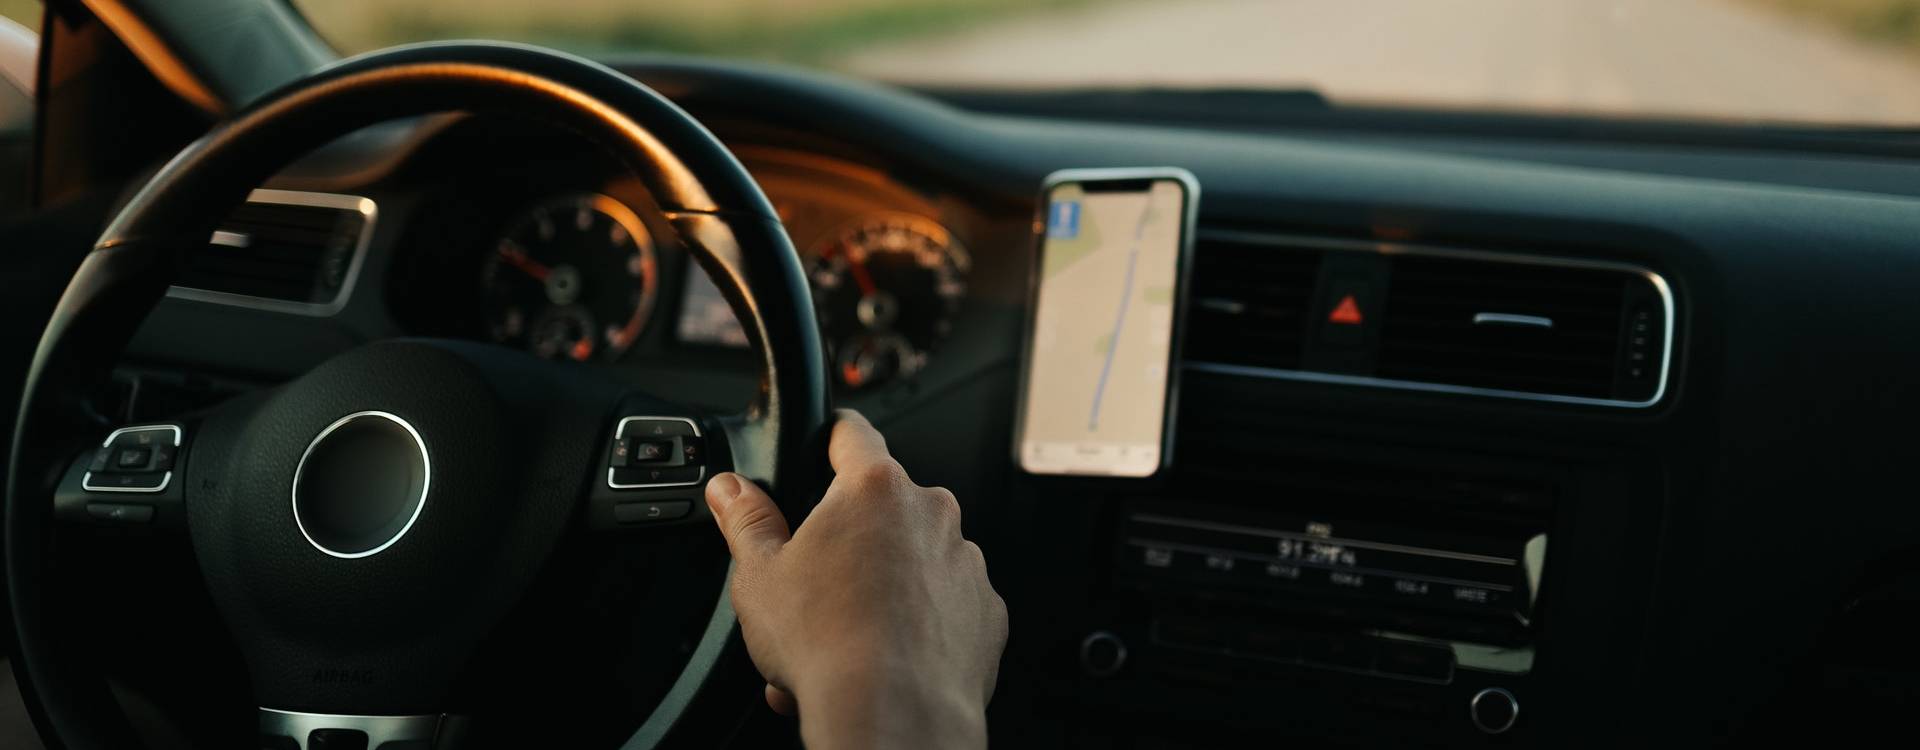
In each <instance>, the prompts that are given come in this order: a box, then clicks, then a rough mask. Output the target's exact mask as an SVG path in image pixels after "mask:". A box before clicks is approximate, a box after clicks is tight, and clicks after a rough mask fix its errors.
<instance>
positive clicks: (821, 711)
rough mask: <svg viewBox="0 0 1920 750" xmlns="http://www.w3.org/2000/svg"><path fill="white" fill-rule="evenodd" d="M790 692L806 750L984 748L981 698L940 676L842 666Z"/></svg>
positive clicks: (983, 718)
mask: <svg viewBox="0 0 1920 750" xmlns="http://www.w3.org/2000/svg"><path fill="white" fill-rule="evenodd" d="M817 674H818V679H817V680H815V681H813V682H810V683H807V684H804V685H799V686H795V688H796V691H797V692H796V693H795V694H794V698H795V700H796V701H797V702H798V703H799V704H800V736H801V739H802V740H803V741H804V742H805V743H806V746H807V747H808V748H809V749H810V750H864V749H865V748H891V747H913V748H955V749H958V748H983V747H986V746H987V726H986V706H985V705H984V702H985V699H984V697H983V696H980V695H974V694H972V692H974V691H969V690H966V689H964V688H963V687H961V686H958V685H955V684H953V681H952V680H950V679H947V677H946V676H945V675H939V674H924V673H920V672H919V671H918V670H913V669H907V668H898V667H886V666H882V667H875V668H865V667H861V666H856V665H851V664H848V665H847V666H845V667H843V668H841V669H838V670H833V671H830V672H826V673H823V674H821V673H817Z"/></svg>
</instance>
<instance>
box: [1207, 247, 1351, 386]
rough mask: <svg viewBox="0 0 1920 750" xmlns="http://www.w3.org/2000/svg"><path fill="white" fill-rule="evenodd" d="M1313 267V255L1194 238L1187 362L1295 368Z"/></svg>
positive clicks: (1315, 264) (1315, 257) (1317, 259)
mask: <svg viewBox="0 0 1920 750" xmlns="http://www.w3.org/2000/svg"><path fill="white" fill-rule="evenodd" d="M1319 264H1320V253H1318V252H1311V251H1302V250H1300V249H1297V248H1288V247H1275V246H1273V245H1271V244H1265V243H1260V242H1245V241H1239V240H1231V239H1224V238H1201V239H1200V240H1199V241H1198V242H1197V243H1195V246H1194V258H1193V285H1192V287H1191V290H1190V294H1191V298H1192V300H1193V302H1192V307H1191V312H1190V313H1189V315H1188V318H1187V325H1186V332H1187V333H1186V336H1187V340H1186V345H1185V349H1186V358H1187V359H1188V360H1200V361H1207V362H1233V363H1237V364H1242V365H1249V366H1254V367H1279V368H1293V367H1298V366H1299V364H1300V352H1301V336H1302V335H1304V332H1305V330H1306V315H1307V308H1308V305H1309V301H1310V299H1311V298H1312V296H1313V284H1314V277H1315V275H1316V274H1317V271H1318V267H1319Z"/></svg>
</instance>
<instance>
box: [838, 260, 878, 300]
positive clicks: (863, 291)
mask: <svg viewBox="0 0 1920 750" xmlns="http://www.w3.org/2000/svg"><path fill="white" fill-rule="evenodd" d="M834 252H836V253H844V254H845V255H846V256H847V270H849V271H852V272H853V283H854V284H855V285H857V286H859V287H860V296H862V297H871V296H873V295H875V294H878V293H879V292H880V287H879V286H877V285H875V284H874V283H873V276H872V275H871V274H868V273H867V264H866V263H865V262H863V261H859V260H855V259H854V257H853V253H849V252H847V251H845V250H842V249H839V248H835V249H834Z"/></svg>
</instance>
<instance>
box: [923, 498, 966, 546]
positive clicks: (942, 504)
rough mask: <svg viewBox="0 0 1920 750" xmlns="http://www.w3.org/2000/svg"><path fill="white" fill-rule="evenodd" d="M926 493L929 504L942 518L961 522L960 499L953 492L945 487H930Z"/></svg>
mask: <svg viewBox="0 0 1920 750" xmlns="http://www.w3.org/2000/svg"><path fill="white" fill-rule="evenodd" d="M925 492H926V493H927V502H928V504H929V505H932V506H933V508H934V512H935V513H936V514H938V515H939V516H940V518H942V519H944V520H950V521H958V520H960V498H959V497H957V496H955V495H954V494H953V491H952V490H949V489H947V488H945V487H928V488H927V489H926V490H925ZM968 544H972V542H968Z"/></svg>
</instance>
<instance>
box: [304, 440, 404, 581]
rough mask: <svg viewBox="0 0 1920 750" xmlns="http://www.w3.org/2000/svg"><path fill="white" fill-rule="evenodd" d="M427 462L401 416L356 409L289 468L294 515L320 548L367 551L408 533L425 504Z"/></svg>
mask: <svg viewBox="0 0 1920 750" xmlns="http://www.w3.org/2000/svg"><path fill="white" fill-rule="evenodd" d="M432 479H433V465H432V463H431V461H429V460H428V458H427V444H426V441H424V440H422V439H421V438H420V432H419V431H418V430H415V429H414V428H413V425H411V424H408V423H407V420H404V419H401V418H400V417H398V416H395V415H393V414H390V413H388V412H384V411H360V412H354V413H352V414H348V415H346V416H344V417H341V418H339V419H338V420H335V421H334V423H333V424H330V425H327V428H326V429H324V430H321V431H320V434H318V435H315V436H314V438H313V442H311V443H308V444H307V450H306V452H305V453H303V454H301V456H300V463H299V465H298V466H297V467H295V468H294V471H293V493H292V494H293V520H294V523H295V524H297V525H299V527H300V534H301V535H302V536H304V537H306V538H307V542H308V543H309V544H312V545H313V546H314V549H318V550H320V551H321V552H325V553H327V554H329V555H332V556H334V557H339V558H344V559H353V558H361V557H369V556H372V555H375V554H378V553H379V552H380V551H381V550H384V549H386V548H388V547H391V546H393V544H394V543H395V542H398V541H400V538H401V537H403V536H406V535H407V531H408V530H409V529H412V528H413V524H414V522H415V521H417V520H419V518H420V511H421V510H423V509H425V508H426V506H427V489H428V485H429V484H431V480H432Z"/></svg>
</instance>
